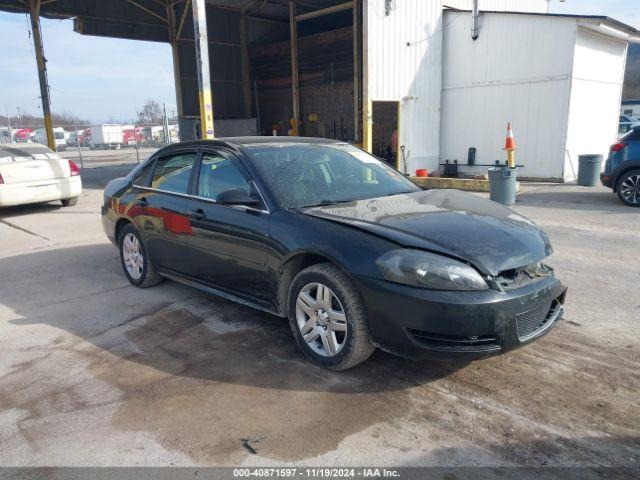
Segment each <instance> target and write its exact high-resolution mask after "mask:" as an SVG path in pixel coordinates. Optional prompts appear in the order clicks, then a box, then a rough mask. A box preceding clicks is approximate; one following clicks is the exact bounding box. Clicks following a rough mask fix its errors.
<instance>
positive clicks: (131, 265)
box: [118, 224, 162, 288]
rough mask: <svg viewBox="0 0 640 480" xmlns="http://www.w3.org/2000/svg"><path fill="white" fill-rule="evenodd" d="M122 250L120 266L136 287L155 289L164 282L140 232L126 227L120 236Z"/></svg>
mask: <svg viewBox="0 0 640 480" xmlns="http://www.w3.org/2000/svg"><path fill="white" fill-rule="evenodd" d="M118 247H119V249H120V264H121V265H122V269H123V270H124V274H125V276H126V277H127V280H129V282H131V283H132V284H133V285H135V286H136V287H141V288H147V287H153V286H154V285H157V284H159V283H160V282H161V281H162V277H161V276H160V274H159V273H158V270H157V269H156V267H155V265H154V264H153V262H152V261H151V259H150V258H149V256H148V255H147V251H146V249H145V247H144V242H143V241H142V238H141V237H140V234H139V233H138V230H136V228H135V227H134V226H133V225H131V224H128V225H125V226H124V227H123V228H122V230H121V231H120V234H119V235H118Z"/></svg>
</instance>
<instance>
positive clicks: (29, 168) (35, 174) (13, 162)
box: [0, 149, 71, 184]
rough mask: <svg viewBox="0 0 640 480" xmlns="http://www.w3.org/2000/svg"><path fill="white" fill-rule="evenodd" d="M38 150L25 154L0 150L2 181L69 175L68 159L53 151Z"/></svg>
mask: <svg viewBox="0 0 640 480" xmlns="http://www.w3.org/2000/svg"><path fill="white" fill-rule="evenodd" d="M38 150H39V151H38V152H34V153H30V154H27V153H25V152H16V153H15V154H11V153H10V152H9V151H8V150H3V151H1V152H0V175H2V179H3V181H4V183H6V184H8V183H20V182H37V181H40V180H43V181H44V180H52V179H56V178H64V177H69V176H70V175H71V169H70V167H69V161H68V160H65V159H63V158H60V157H59V156H58V155H56V154H55V153H53V152H47V151H46V150H43V149H38Z"/></svg>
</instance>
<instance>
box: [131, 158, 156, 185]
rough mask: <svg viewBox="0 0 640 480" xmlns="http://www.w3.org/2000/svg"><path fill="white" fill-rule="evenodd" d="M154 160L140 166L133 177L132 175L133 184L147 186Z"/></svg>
mask: <svg viewBox="0 0 640 480" xmlns="http://www.w3.org/2000/svg"><path fill="white" fill-rule="evenodd" d="M154 164H155V161H153V160H152V161H150V162H149V163H147V164H146V165H145V166H144V167H142V168H141V169H140V170H139V171H138V173H136V175H135V177H133V184H134V185H138V186H140V187H148V186H149V177H150V176H151V171H152V170H153V165H154Z"/></svg>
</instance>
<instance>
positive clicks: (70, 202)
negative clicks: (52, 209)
mask: <svg viewBox="0 0 640 480" xmlns="http://www.w3.org/2000/svg"><path fill="white" fill-rule="evenodd" d="M60 202H61V203H62V206H63V207H75V206H76V205H77V204H78V197H72V198H63V199H62V200H60Z"/></svg>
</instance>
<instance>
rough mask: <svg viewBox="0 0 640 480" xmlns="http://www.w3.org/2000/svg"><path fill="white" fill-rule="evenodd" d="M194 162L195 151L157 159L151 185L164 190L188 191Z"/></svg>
mask: <svg viewBox="0 0 640 480" xmlns="http://www.w3.org/2000/svg"><path fill="white" fill-rule="evenodd" d="M195 162H196V154H195V153H183V154H180V155H173V156H168V157H162V158H160V159H158V161H157V162H156V169H155V171H154V172H153V180H152V181H151V187H152V188H156V189H158V190H164V191H165V192H173V193H183V194H187V193H189V178H190V177H191V170H192V169H193V165H194V163H195Z"/></svg>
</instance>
